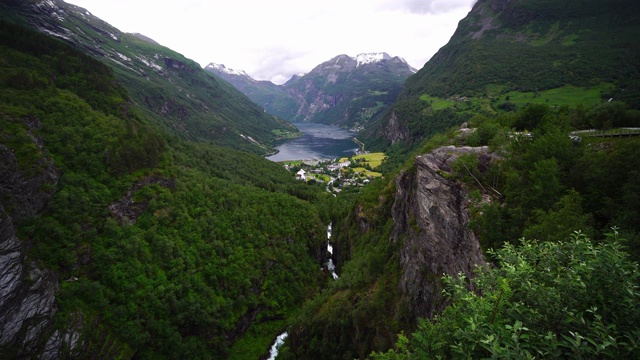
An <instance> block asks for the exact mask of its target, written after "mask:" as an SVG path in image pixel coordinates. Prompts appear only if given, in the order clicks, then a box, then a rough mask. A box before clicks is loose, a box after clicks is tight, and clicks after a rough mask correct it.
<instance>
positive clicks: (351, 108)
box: [205, 52, 416, 130]
mask: <svg viewBox="0 0 640 360" xmlns="http://www.w3.org/2000/svg"><path fill="white" fill-rule="evenodd" d="M205 70H207V71H210V72H213V73H215V74H216V75H218V76H220V77H221V78H223V79H225V80H227V81H229V82H230V83H231V84H232V85H234V86H235V87H236V88H238V89H239V90H240V91H242V92H243V93H245V94H246V95H247V96H248V97H249V98H251V99H252V100H253V101H254V102H255V103H257V104H259V105H261V106H263V107H264V109H265V111H267V112H269V113H271V114H274V115H276V116H278V117H281V118H283V119H285V120H288V121H291V122H320V123H325V124H332V125H337V126H342V127H348V128H352V129H356V130H361V129H362V128H364V127H366V126H367V125H368V123H369V121H370V120H371V119H372V118H374V117H375V116H377V115H378V114H380V113H382V112H383V111H384V110H386V108H387V107H388V106H390V104H391V103H392V102H393V101H395V97H396V96H397V94H398V93H399V91H400V89H401V87H402V83H403V82H404V80H405V79H406V78H407V77H408V76H409V75H411V74H413V73H415V72H416V70H415V69H414V68H412V67H411V66H410V65H409V64H408V63H407V61H406V60H404V59H403V58H401V57H397V56H391V55H389V54H387V53H385V52H377V53H362V54H358V55H356V56H349V55H346V54H340V55H337V56H335V57H333V58H331V59H330V60H327V61H325V62H323V63H321V64H319V65H317V66H315V67H314V68H313V69H312V70H311V71H309V72H308V73H306V74H297V75H294V76H292V77H291V79H289V80H288V81H287V82H286V83H284V84H283V85H275V84H273V83H271V82H268V81H257V80H255V79H253V78H251V77H250V76H249V75H248V74H247V73H246V72H244V71H239V70H231V69H228V68H226V67H223V65H219V64H215V63H211V64H209V65H207V66H206V67H205Z"/></svg>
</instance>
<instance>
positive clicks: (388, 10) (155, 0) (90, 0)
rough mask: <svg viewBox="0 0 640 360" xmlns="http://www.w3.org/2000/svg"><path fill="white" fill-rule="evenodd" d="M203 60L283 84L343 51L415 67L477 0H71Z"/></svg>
mask: <svg viewBox="0 0 640 360" xmlns="http://www.w3.org/2000/svg"><path fill="white" fill-rule="evenodd" d="M66 2H67V3H71V4H74V5H78V6H80V7H83V8H85V9H87V10H88V11H89V12H90V13H92V14H93V15H95V16H97V17H99V18H101V19H102V20H104V21H106V22H108V23H109V24H111V25H112V26H114V27H116V28H117V29H119V30H120V31H123V32H129V33H134V32H136V33H141V34H143V35H145V36H148V37H150V38H152V39H153V40H155V41H157V42H158V43H160V44H161V45H164V46H166V47H168V48H170V49H172V50H174V51H177V52H179V53H181V54H182V55H184V56H185V57H187V58H189V59H192V60H194V61H196V62H198V63H199V64H200V65H201V66H202V67H205V66H206V65H207V64H209V63H217V64H224V65H225V66H226V67H227V68H231V69H234V70H244V71H246V72H247V73H248V74H249V75H250V76H251V77H253V78H254V79H257V80H269V81H272V82H274V83H276V84H282V83H284V82H286V81H287V80H289V79H290V78H291V76H293V75H294V74H298V73H307V72H309V71H311V69H313V68H314V67H315V66H317V65H319V64H321V63H323V62H325V61H328V60H330V59H332V58H333V57H335V56H337V55H341V54H346V55H349V56H356V55H358V54H361V53H370V52H386V53H388V54H390V55H391V56H400V57H402V58H404V59H405V60H407V62H408V63H409V64H410V65H411V66H413V67H414V68H416V69H421V68H422V67H423V65H424V64H425V63H426V62H427V61H428V60H429V59H430V58H431V56H433V55H434V54H435V53H436V52H437V51H438V49H440V48H441V47H442V46H444V45H445V44H446V43H447V42H448V41H449V39H450V38H451V35H453V32H454V31H455V29H456V27H457V25H458V22H459V21H460V20H462V19H463V18H464V17H465V16H466V15H467V13H468V12H469V11H470V10H471V7H472V5H473V3H475V0H322V1H317V0H270V1H265V0H170V1H169V0H109V1H105V0H66Z"/></svg>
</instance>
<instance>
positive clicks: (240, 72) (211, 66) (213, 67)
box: [205, 63, 250, 77]
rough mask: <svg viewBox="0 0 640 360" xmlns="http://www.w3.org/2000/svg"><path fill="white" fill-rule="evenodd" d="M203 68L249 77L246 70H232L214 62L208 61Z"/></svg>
mask: <svg viewBox="0 0 640 360" xmlns="http://www.w3.org/2000/svg"><path fill="white" fill-rule="evenodd" d="M205 69H209V70H216V71H219V72H221V73H225V74H231V75H240V76H246V77H250V76H249V75H248V74H247V73H246V72H244V71H243V70H234V69H230V68H228V67H226V66H224V65H223V64H215V63H210V64H209V65H207V66H206V67H205Z"/></svg>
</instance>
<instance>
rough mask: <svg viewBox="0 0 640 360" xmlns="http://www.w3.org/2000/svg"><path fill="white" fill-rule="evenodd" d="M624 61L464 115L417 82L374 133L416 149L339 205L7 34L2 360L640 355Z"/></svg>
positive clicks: (639, 155) (1, 143)
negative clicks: (580, 80) (599, 76)
mask: <svg viewBox="0 0 640 360" xmlns="http://www.w3.org/2000/svg"><path fill="white" fill-rule="evenodd" d="M619 2H620V3H622V2H624V1H622V0H621V1H619ZM485 3H486V4H489V3H491V4H493V5H496V6H495V7H496V8H499V7H500V6H503V7H507V6H508V3H509V2H501V1H495V2H491V1H480V2H479V4H481V5H482V4H485ZM516 3H518V4H519V7H517V8H516V10H517V11H515V10H514V11H513V12H510V13H509V14H510V15H509V16H511V15H513V17H512V18H510V19H511V20H512V21H520V20H522V19H521V18H520V17H518V14H520V15H522V14H528V13H527V11H528V10H527V6H529V5H527V4H529V3H528V2H524V1H520V2H518V1H516ZM531 3H536V4H538V3H546V2H545V1H536V2H533V1H532V2H531ZM572 3H573V2H572ZM589 4H591V5H593V1H590V2H589ZM616 4H618V2H616ZM498 5H499V6H498ZM487 6H488V5H487ZM530 6H531V7H533V5H530ZM487 9H488V7H487ZM529 10H530V9H529ZM487 11H488V10H487ZM0 14H2V13H1V12H0ZM472 14H473V13H472ZM543 15H544V14H543ZM540 16H542V15H540ZM576 16H577V15H576ZM519 19H520V20H519ZM523 21H524V20H523ZM594 21H595V20H594ZM463 25H464V24H463ZM619 25H620V24H615V26H613V25H612V26H613V27H614V28H617V27H618V26H619ZM550 26H553V24H551V25H550ZM572 26H573V25H572ZM571 29H573V28H571ZM533 30H536V31H538V32H540V33H542V32H541V30H540V29H537V28H536V29H533ZM533 30H531V31H533ZM601 30H602V29H601ZM576 31H577V30H576ZM603 31H604V30H603ZM580 34H582V33H580ZM582 35H584V37H588V36H587V35H588V34H586V35H585V34H582ZM582 35H581V36H582ZM514 36H515V35H514ZM531 36H533V35H531ZM601 36H604V35H603V34H600V35H598V38H600V37H601ZM496 38H498V37H496ZM569 40H571V39H569ZM569 40H566V39H565V40H563V41H565V42H567V41H569ZM574 40H575V39H574ZM549 41H550V42H551V40H549ZM559 41H560V40H559ZM514 46H515V45H514ZM518 46H519V45H518ZM536 46H541V45H540V44H537V45H536ZM554 46H555V45H554ZM566 46H569V45H566ZM554 49H556V50H557V51H558V52H560V51H561V50H562V49H563V48H562V47H560V46H558V47H557V48H556V47H554ZM445 50H446V49H445ZM532 51H533V50H532ZM603 51H604V50H603ZM630 51H631V50H630ZM505 56H506V55H505ZM438 58H439V57H437V56H436V57H435V59H436V60H437V59H438ZM613 58H614V57H608V58H607V59H608V60H607V62H610V61H611V62H613V61H614V60H612V59H613ZM625 59H627V58H626V57H625ZM638 59H640V57H639V58H638ZM625 64H626V65H625V67H624V69H622V68H620V69H617V70H616V71H617V72H623V71H624V72H626V73H625V74H626V75H625V76H622V75H620V74H617V75H616V77H613V78H611V79H609V80H611V82H610V83H606V84H605V83H602V82H589V81H586V83H588V85H589V86H590V87H591V88H590V89H582V88H581V89H578V90H576V89H575V88H571V89H569V88H567V87H564V85H563V84H559V85H560V86H561V87H560V88H554V89H551V90H549V89H543V88H542V87H540V89H541V90H540V91H537V92H533V93H531V94H529V93H527V92H525V91H524V90H523V91H522V92H518V91H515V90H513V91H512V90H509V89H507V88H506V87H505V88H504V89H502V88H500V87H499V86H498V87H496V86H489V85H487V86H489V88H491V89H492V91H495V92H496V93H495V94H484V95H482V94H480V93H477V94H475V96H477V97H475V98H473V99H471V101H472V102H474V104H470V103H468V102H467V101H466V100H463V99H462V96H456V97H455V98H454V97H448V95H447V94H444V93H445V90H446V89H441V88H439V87H438V88H436V89H435V90H433V89H431V88H429V87H424V88H422V89H420V88H419V86H418V87H414V85H415V84H416V83H418V82H419V81H418V80H420V79H418V78H410V81H409V82H408V83H407V85H406V86H405V90H404V92H405V94H409V95H410V96H409V95H408V97H405V98H404V99H403V100H401V101H400V102H398V103H396V105H394V107H392V109H391V110H389V112H387V113H385V114H382V115H381V117H379V118H377V120H376V122H377V123H378V124H387V123H385V121H386V120H385V119H387V120H388V119H393V121H391V120H389V122H388V123H390V124H391V125H393V124H395V125H398V124H400V125H398V128H396V129H394V128H393V126H391V125H389V126H387V125H384V126H387V127H386V130H388V131H389V132H392V131H394V130H397V129H399V128H400V127H401V125H402V124H401V123H402V122H403V121H405V122H406V123H407V124H408V126H409V127H408V129H409V131H410V133H411V136H410V137H406V138H404V139H402V138H401V136H398V137H397V138H394V139H393V141H391V139H389V138H384V137H378V138H377V139H374V138H373V137H375V132H371V133H368V134H367V136H371V138H366V139H365V138H364V137H363V139H364V141H365V144H367V146H369V145H371V146H372V147H374V148H376V147H382V148H384V150H385V151H386V154H387V155H388V157H387V158H386V160H384V162H383V164H382V165H380V166H379V167H377V168H376V171H380V172H382V176H380V177H376V178H375V179H372V180H371V181H370V182H368V183H367V184H362V185H352V186H347V185H345V186H343V188H342V189H341V190H342V191H340V192H338V193H331V192H328V191H327V190H326V189H327V188H328V186H327V184H325V183H322V182H321V181H316V180H313V181H299V180H296V179H295V172H290V171H289V170H287V169H286V168H285V167H284V166H283V165H282V164H279V163H276V162H272V161H269V160H267V159H265V158H264V157H263V156H260V155H257V154H255V153H252V152H255V151H256V150H255V149H253V148H252V149H249V151H242V147H240V150H238V149H231V148H228V147H224V146H220V145H225V141H226V140H225V141H222V142H220V143H218V145H215V144H213V143H211V142H209V141H206V140H203V139H189V138H185V137H184V136H181V135H178V134H176V133H175V132H173V131H172V130H171V129H170V127H168V126H166V124H162V123H158V122H157V121H155V120H154V119H155V118H154V117H153V116H150V115H149V109H146V108H144V104H141V103H139V102H137V101H136V100H135V99H136V97H133V96H132V95H131V93H130V90H129V89H128V88H127V85H126V84H123V83H122V82H120V81H119V80H118V76H117V72H114V70H113V67H112V66H113V65H106V64H105V63H104V62H102V61H100V60H99V59H96V58H95V57H93V56H91V55H88V54H86V53H84V52H83V51H82V50H81V49H79V48H77V47H74V46H71V45H69V44H67V43H65V42H63V41H60V40H58V39H54V38H52V37H50V36H47V35H45V34H42V33H40V32H37V31H36V30H33V29H31V28H29V27H25V26H23V25H18V24H15V23H13V22H9V21H4V20H0V279H1V282H0V358H3V359H4V358H6V359H14V358H15V359H32V358H34V359H35V358H42V359H59V358H63V359H71V358H78V359H267V358H268V357H269V355H270V351H271V348H272V346H275V345H274V342H275V341H276V339H277V338H278V337H279V340H280V341H279V342H278V346H277V359H278V360H289V359H356V358H357V359H380V360H382V359H480V358H504V359H533V358H552V359H574V358H581V359H636V358H640V330H639V329H638V326H637V324H639V323H640V287H639V286H640V272H639V271H640V270H639V268H638V262H639V261H640V136H639V134H640V131H638V128H640V109H639V108H638V101H637V99H635V98H634V97H633V95H628V94H623V93H624V89H625V86H626V85H625V84H627V85H628V84H633V86H631V85H629V86H628V87H627V88H629V89H631V90H634V89H637V83H638V78H639V76H638V72H639V71H640V70H638V69H640V67H637V60H636V62H635V63H631V65H629V64H627V63H626V62H625ZM454 65H455V64H454ZM452 66H453V65H452ZM456 69H458V70H459V68H456ZM589 69H591V67H590V68H589ZM634 69H635V70H634ZM440 70H442V69H439V70H438V71H440ZM445 70H446V69H445ZM426 71H427V70H424V71H422V73H419V74H417V76H419V77H424V76H426V75H425V74H424V73H425V72H426ZM478 71H479V70H478ZM590 74H591V72H590ZM436 75H438V79H441V77H445V78H446V73H445V71H444V70H442V71H441V72H438V73H437V74H436ZM501 75H504V76H506V75H505V74H503V73H501ZM521 75H522V76H524V75H523V74H521ZM572 76H579V72H578V71H577V70H576V72H574V73H572ZM619 78H624V81H621V82H617V81H618V80H619ZM472 79H473V84H474V85H478V83H479V82H480V81H481V80H482V76H481V74H479V73H478V74H474V76H473V77H472ZM518 79H519V78H518ZM528 79H529V78H528ZM543 79H544V80H545V82H546V81H547V80H548V78H547V77H543ZM440 84H441V83H440ZM554 84H555V83H554ZM436 85H438V84H435V85H433V86H436ZM463 85H464V84H461V83H460V84H459V83H456V84H455V87H456V89H458V88H459V87H462V86H463ZM494 85H495V84H494ZM529 85H531V84H529ZM529 85H528V86H529ZM438 86H439V85H438ZM554 86H555V85H554ZM531 87H532V88H536V84H533V85H531ZM501 89H502V90H504V91H503V92H501V91H502V90H501ZM559 89H560V90H559ZM436 90H437V91H436ZM552 90H553V91H556V92H553V94H555V95H553V96H552V95H550V92H549V91H552ZM631 90H630V91H631ZM421 91H422V93H420V94H418V92H421ZM429 91H431V92H433V93H430V92H429ZM456 91H457V90H456ZM564 91H570V92H571V94H572V95H573V97H572V98H571V100H572V101H571V102H567V101H564V100H562V101H560V100H558V96H557V95H558V92H561V93H563V94H565V95H566V93H564ZM587 91H588V96H587V98H588V101H581V100H580V99H583V95H584V96H586V95H585V93H586V92H587ZM634 91H635V90H634ZM576 93H577V94H578V95H576ZM443 94H444V95H443ZM618 94H623V96H620V97H619V98H618V96H617V95H618ZM138 95H139V94H138ZM436 95H438V96H436ZM494 95H495V96H494ZM614 95H615V96H614ZM527 96H529V97H527ZM554 96H556V98H554ZM411 97H413V98H411ZM541 98H542V99H544V100H542V101H539V100H540V99H541ZM218 100H220V99H218ZM467 100H468V99H467ZM565 100H566V99H565ZM220 101H223V100H220ZM234 101H236V100H234ZM237 101H238V104H239V105H238V104H237V105H238V106H241V102H240V101H241V100H237ZM478 104H480V105H478ZM504 104H506V105H504ZM234 106H235V105H234ZM251 106H253V105H251ZM394 114H395V115H394ZM407 114H409V115H407ZM411 114H413V115H411ZM414 115H415V116H414ZM385 116H386V118H385ZM403 116H406V117H407V118H404V119H402V117H403ZM202 124H206V121H205V122H203V123H202ZM255 125H256V126H257V127H259V128H261V127H262V126H267V125H265V124H255ZM203 126H204V125H203ZM380 129H383V128H379V129H378V130H379V131H383V130H380ZM592 130H597V131H592ZM400 132H401V131H400ZM398 134H400V133H398ZM216 136H217V135H216ZM359 139H360V136H359ZM229 141H231V140H229ZM367 141H369V142H368V143H367ZM392 142H393V144H392ZM236 148H237V147H236ZM245 150H246V149H245ZM351 170H352V171H353V169H351ZM334 195H335V196H334ZM338 275H339V276H338ZM285 333H286V335H284V334H285ZM279 335H280V336H279ZM271 353H274V352H271Z"/></svg>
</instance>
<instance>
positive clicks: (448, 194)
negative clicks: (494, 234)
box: [391, 146, 492, 317]
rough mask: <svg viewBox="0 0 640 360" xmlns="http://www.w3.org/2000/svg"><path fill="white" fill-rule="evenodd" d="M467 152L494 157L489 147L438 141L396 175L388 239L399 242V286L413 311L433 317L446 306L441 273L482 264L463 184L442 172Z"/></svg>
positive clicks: (470, 269) (454, 272) (470, 270)
mask: <svg viewBox="0 0 640 360" xmlns="http://www.w3.org/2000/svg"><path fill="white" fill-rule="evenodd" d="M471 153H473V154H477V155H478V156H479V157H483V158H485V159H484V161H483V162H484V163H486V162H489V161H491V158H492V155H491V154H490V153H489V150H488V148H487V147H481V148H471V147H460V148H457V147H453V146H447V147H442V148H438V149H436V150H434V151H432V152H430V153H428V154H424V155H420V156H417V157H416V159H415V163H414V165H415V172H414V171H405V172H404V173H402V174H401V175H400V176H399V177H398V178H397V180H396V193H395V195H394V196H395V201H394V204H393V208H392V210H391V213H392V216H393V221H394V225H393V229H392V232H391V240H392V241H394V242H397V241H400V242H402V247H401V248H400V252H399V260H400V266H401V269H402V275H401V277H400V280H399V284H398V287H399V290H400V292H401V293H402V298H403V303H404V304H405V306H406V307H407V308H408V309H409V311H410V312H411V313H412V314H414V315H415V316H416V317H432V316H433V315H434V314H437V313H439V312H440V311H442V310H443V309H444V307H445V306H446V303H444V302H443V301H442V297H441V290H442V287H441V282H440V277H441V276H442V275H443V274H448V275H453V276H456V275H457V274H459V273H463V274H464V275H466V276H467V278H470V277H472V276H473V270H474V268H475V267H476V266H485V265H486V263H485V260H484V257H483V255H482V251H481V249H480V243H479V242H478V239H477V238H476V236H475V235H474V233H473V232H472V231H471V230H470V229H469V228H468V226H467V225H468V223H469V212H468V205H469V202H470V200H469V197H468V194H467V190H466V189H465V187H464V186H462V185H461V184H460V183H459V182H458V181H457V180H454V179H448V178H447V177H445V174H446V173H449V172H451V164H452V162H453V161H455V160H456V159H457V158H458V157H459V156H460V155H464V154H471Z"/></svg>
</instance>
